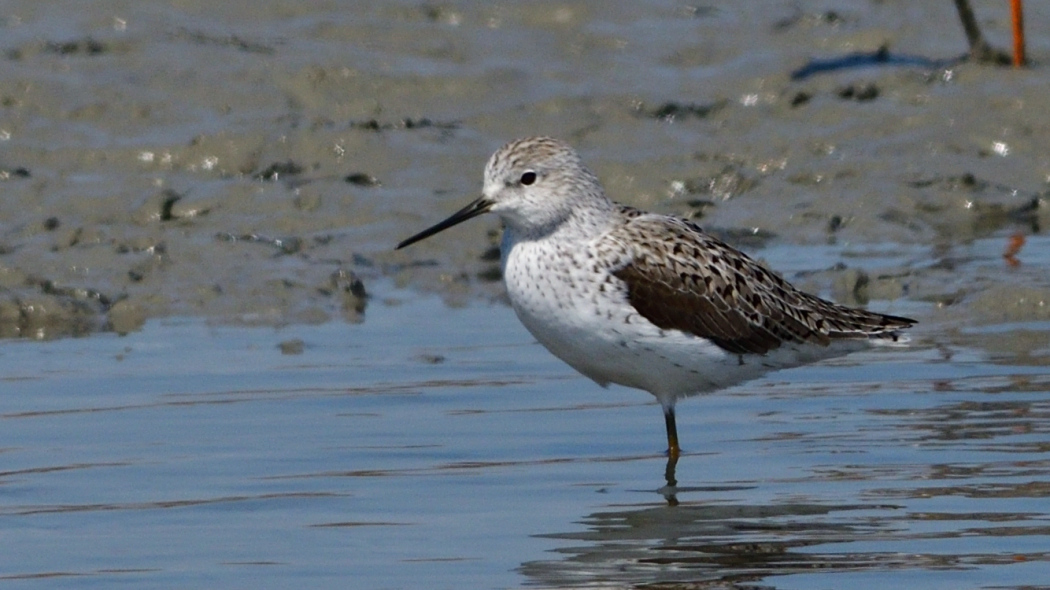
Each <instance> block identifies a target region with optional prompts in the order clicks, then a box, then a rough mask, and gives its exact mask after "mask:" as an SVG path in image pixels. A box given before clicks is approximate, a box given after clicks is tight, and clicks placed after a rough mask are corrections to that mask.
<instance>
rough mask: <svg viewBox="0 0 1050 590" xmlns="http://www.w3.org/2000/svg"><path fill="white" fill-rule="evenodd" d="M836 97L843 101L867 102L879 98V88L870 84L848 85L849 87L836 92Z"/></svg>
mask: <svg viewBox="0 0 1050 590" xmlns="http://www.w3.org/2000/svg"><path fill="white" fill-rule="evenodd" d="M838 95H839V98H842V99H845V100H855V101H857V102H867V101H869V100H875V99H876V98H878V97H879V87H878V86H876V85H875V84H874V83H872V82H869V83H867V84H863V85H854V84H850V85H849V86H846V87H845V88H842V89H840V90H839V91H838Z"/></svg>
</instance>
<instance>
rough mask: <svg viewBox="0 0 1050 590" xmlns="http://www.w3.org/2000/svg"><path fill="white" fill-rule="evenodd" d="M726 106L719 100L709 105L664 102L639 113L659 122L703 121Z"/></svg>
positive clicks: (723, 101) (725, 102)
mask: <svg viewBox="0 0 1050 590" xmlns="http://www.w3.org/2000/svg"><path fill="white" fill-rule="evenodd" d="M726 104H728V102H727V101H725V100H720V101H717V102H713V103H711V104H690V103H678V102H665V103H664V104H662V105H660V106H658V107H656V108H654V109H645V108H644V107H643V108H642V109H640V111H641V112H642V114H643V115H644V116H646V117H650V118H652V119H659V120H661V121H673V120H675V119H684V118H688V117H694V118H697V119H704V118H706V117H709V116H710V115H712V114H714V113H717V112H718V111H720V110H722V109H723V108H725V106H726Z"/></svg>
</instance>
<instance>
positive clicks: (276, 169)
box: [253, 160, 304, 180]
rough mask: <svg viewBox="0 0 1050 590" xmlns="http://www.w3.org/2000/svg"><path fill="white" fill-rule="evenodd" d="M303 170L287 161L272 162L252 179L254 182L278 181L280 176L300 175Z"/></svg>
mask: <svg viewBox="0 0 1050 590" xmlns="http://www.w3.org/2000/svg"><path fill="white" fill-rule="evenodd" d="M303 170H304V168H303V167H302V166H300V165H299V164H296V163H295V162H293V161H291V160H288V161H286V162H274V163H273V164H270V165H269V166H268V167H266V168H265V169H263V171H262V172H258V173H256V174H255V175H254V176H253V178H255V179H256V180H279V179H280V177H281V176H295V175H297V174H302V173H303Z"/></svg>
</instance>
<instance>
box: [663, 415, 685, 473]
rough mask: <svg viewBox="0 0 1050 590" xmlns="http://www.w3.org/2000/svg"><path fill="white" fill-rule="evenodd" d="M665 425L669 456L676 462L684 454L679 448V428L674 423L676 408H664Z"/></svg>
mask: <svg viewBox="0 0 1050 590" xmlns="http://www.w3.org/2000/svg"><path fill="white" fill-rule="evenodd" d="M664 425H665V426H666V427H667V456H668V457H669V458H671V459H674V460H675V461H677V460H678V456H679V455H681V454H682V449H681V448H679V446H678V426H676V425H675V421H674V406H667V407H665V408H664Z"/></svg>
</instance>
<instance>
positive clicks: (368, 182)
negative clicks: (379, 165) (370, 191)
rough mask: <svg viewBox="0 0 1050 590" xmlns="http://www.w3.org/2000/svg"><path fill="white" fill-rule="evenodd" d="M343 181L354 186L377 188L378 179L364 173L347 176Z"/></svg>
mask: <svg viewBox="0 0 1050 590" xmlns="http://www.w3.org/2000/svg"><path fill="white" fill-rule="evenodd" d="M343 180H344V181H346V182H348V183H350V184H353V185H356V186H365V187H370V186H379V179H378V178H376V177H375V176H372V175H371V174H366V173H364V172H355V173H353V174H347V175H346V176H345V177H344V178H343Z"/></svg>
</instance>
